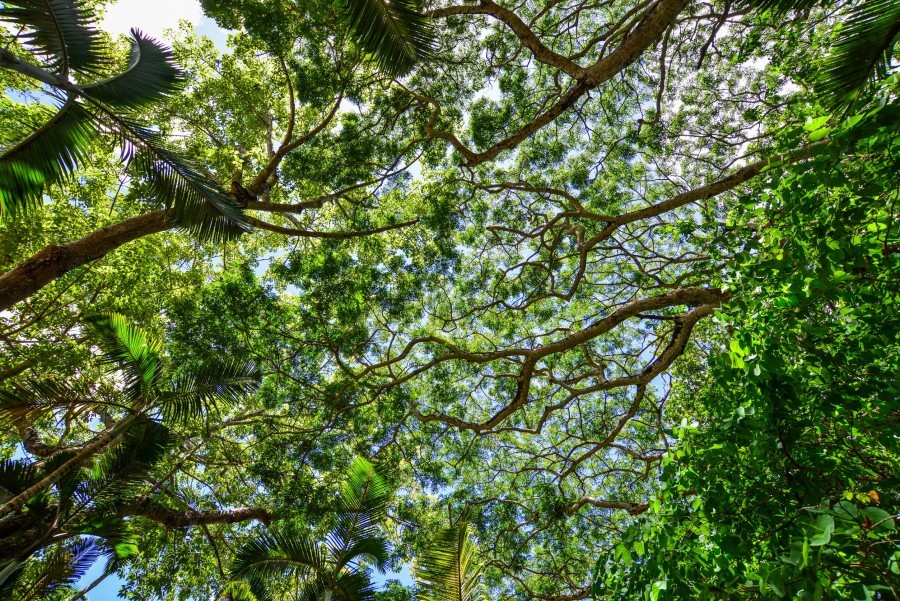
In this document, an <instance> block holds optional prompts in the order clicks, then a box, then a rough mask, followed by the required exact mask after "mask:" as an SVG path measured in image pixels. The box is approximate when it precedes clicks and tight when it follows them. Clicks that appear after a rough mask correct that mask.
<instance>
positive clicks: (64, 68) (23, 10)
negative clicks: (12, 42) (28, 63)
mask: <svg viewBox="0 0 900 601" xmlns="http://www.w3.org/2000/svg"><path fill="white" fill-rule="evenodd" d="M0 21H6V22H7V23H11V24H12V25H13V26H15V27H16V28H17V29H22V30H23V31H24V34H23V36H22V37H23V40H24V43H25V44H26V45H27V46H30V47H31V48H32V50H33V51H34V53H35V54H36V55H38V56H40V57H41V58H43V59H44V60H45V61H47V63H48V67H49V68H50V69H52V70H53V71H54V72H55V73H56V74H57V75H60V76H62V77H65V76H66V75H67V74H68V72H69V70H70V69H75V70H80V71H84V72H86V73H95V72H97V71H99V70H101V69H103V68H104V67H106V66H108V64H109V62H110V60H109V54H108V53H107V51H106V48H105V47H104V46H103V43H102V38H101V37H100V32H99V31H98V30H97V28H96V26H95V24H96V16H95V15H94V12H93V11H92V10H91V9H90V8H88V7H86V6H85V5H84V3H82V2H77V0H4V1H3V5H2V7H0Z"/></svg>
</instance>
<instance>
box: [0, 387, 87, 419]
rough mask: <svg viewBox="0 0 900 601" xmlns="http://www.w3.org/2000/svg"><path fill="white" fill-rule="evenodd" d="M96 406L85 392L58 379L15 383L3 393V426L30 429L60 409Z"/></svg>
mask: <svg viewBox="0 0 900 601" xmlns="http://www.w3.org/2000/svg"><path fill="white" fill-rule="evenodd" d="M88 404H94V401H92V400H90V399H88V398H87V397H86V396H84V395H83V394H82V392H81V391H78V390H75V389H74V388H72V387H70V386H68V385H67V384H65V383H63V382H59V381H56V380H27V381H25V382H15V383H13V384H10V385H8V386H7V387H6V389H5V390H0V424H10V425H12V426H15V427H16V428H27V427H29V426H31V425H32V424H34V422H35V421H36V420H38V419H40V418H41V417H43V416H45V415H47V414H49V413H51V412H53V411H55V410H56V409H63V408H65V409H69V408H73V407H78V406H84V405H88Z"/></svg>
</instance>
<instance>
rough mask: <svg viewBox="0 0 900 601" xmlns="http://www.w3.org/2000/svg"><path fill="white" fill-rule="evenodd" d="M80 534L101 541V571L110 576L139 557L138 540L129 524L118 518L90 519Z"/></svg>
mask: <svg viewBox="0 0 900 601" xmlns="http://www.w3.org/2000/svg"><path fill="white" fill-rule="evenodd" d="M80 532H81V533H82V534H85V535H88V536H95V537H97V538H98V539H100V541H102V545H101V548H102V552H101V555H102V556H103V557H104V558H105V559H106V561H105V563H104V566H103V571H104V572H105V573H106V574H112V573H113V572H115V571H117V570H118V569H119V568H121V567H123V566H125V565H126V564H127V563H128V562H129V561H131V560H132V559H134V558H135V557H137V556H138V555H139V550H138V538H137V535H136V534H135V532H134V530H132V528H131V524H129V523H128V522H126V521H125V520H123V519H122V518H120V517H118V516H104V517H103V518H102V519H100V520H99V521H98V520H97V519H96V518H92V519H91V521H90V522H89V523H87V524H85V525H84V526H83V527H82V528H81V529H80Z"/></svg>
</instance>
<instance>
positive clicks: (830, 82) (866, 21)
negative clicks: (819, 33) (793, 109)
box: [745, 0, 900, 109]
mask: <svg viewBox="0 0 900 601" xmlns="http://www.w3.org/2000/svg"><path fill="white" fill-rule="evenodd" d="M745 4H746V6H748V7H750V8H753V9H755V10H757V11H760V12H762V11H771V12H772V13H773V14H775V15H784V14H786V13H788V12H789V11H791V10H794V11H805V10H809V9H811V8H814V7H816V6H819V5H821V4H823V1H822V0H747V1H746V2H745ZM898 36H900V1H898V0H864V1H863V2H854V3H852V4H850V5H849V7H848V8H847V9H846V12H845V13H844V15H843V19H842V24H841V29H840V31H839V33H838V37H837V40H836V41H835V42H834V45H833V46H832V48H831V52H830V53H829V54H828V56H826V57H825V58H824V59H823V60H822V62H821V64H820V65H819V69H818V75H817V78H816V90H817V92H819V93H820V94H821V97H822V100H823V103H824V104H825V105H826V106H828V107H829V108H832V109H837V108H841V107H849V106H850V105H852V104H853V102H854V101H855V100H856V99H857V98H858V97H859V94H860V93H861V92H862V90H863V89H864V88H865V87H866V84H867V83H868V82H869V81H872V80H874V79H880V78H883V77H885V76H886V75H887V74H888V71H889V67H890V64H891V59H892V57H893V54H894V47H895V45H896V43H897V39H898Z"/></svg>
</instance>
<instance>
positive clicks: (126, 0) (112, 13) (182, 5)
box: [100, 0, 203, 39]
mask: <svg viewBox="0 0 900 601" xmlns="http://www.w3.org/2000/svg"><path fill="white" fill-rule="evenodd" d="M202 16H203V11H202V10H201V9H200V2H199V0H151V1H148V0H118V2H116V3H115V4H110V5H108V6H107V7H106V14H105V15H104V17H103V21H102V22H101V24H100V26H101V27H102V28H103V29H105V30H107V31H109V32H110V33H112V34H113V35H118V34H120V33H128V31H129V30H130V29H131V28H132V27H137V28H138V29H140V30H141V31H142V32H144V34H146V35H149V36H150V37H154V38H157V39H162V37H163V30H164V29H168V28H170V27H176V26H177V25H178V21H180V20H182V19H185V20H187V21H190V22H191V23H192V24H193V25H197V23H198V22H199V21H200V17H202Z"/></svg>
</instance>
